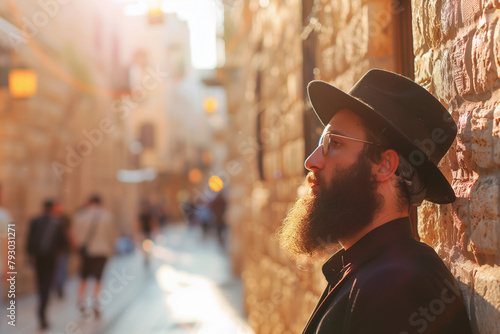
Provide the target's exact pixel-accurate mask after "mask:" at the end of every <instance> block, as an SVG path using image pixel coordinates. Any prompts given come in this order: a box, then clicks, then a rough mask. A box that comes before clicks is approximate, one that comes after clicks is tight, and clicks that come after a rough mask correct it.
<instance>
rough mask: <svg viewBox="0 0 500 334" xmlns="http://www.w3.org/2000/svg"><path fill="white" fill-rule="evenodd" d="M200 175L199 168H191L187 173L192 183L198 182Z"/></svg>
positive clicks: (201, 175)
mask: <svg viewBox="0 0 500 334" xmlns="http://www.w3.org/2000/svg"><path fill="white" fill-rule="evenodd" d="M202 177H203V174H202V173H201V170H199V169H198V168H193V169H191V170H190V171H189V173H188V180H189V182H191V183H193V184H196V183H199V182H200V181H201V179H202Z"/></svg>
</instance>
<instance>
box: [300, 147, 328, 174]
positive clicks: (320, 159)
mask: <svg viewBox="0 0 500 334" xmlns="http://www.w3.org/2000/svg"><path fill="white" fill-rule="evenodd" d="M324 164H325V157H324V156H323V150H322V148H321V146H318V147H316V149H315V150H314V152H313V153H311V155H310V156H309V157H308V158H307V159H306V161H305V162H304V166H305V167H306V169H308V170H310V171H313V172H314V171H317V170H320V169H323V167H324Z"/></svg>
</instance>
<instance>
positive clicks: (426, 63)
mask: <svg viewBox="0 0 500 334" xmlns="http://www.w3.org/2000/svg"><path fill="white" fill-rule="evenodd" d="M432 65H433V64H432V51H429V52H427V53H425V54H422V55H421V56H419V57H416V58H415V82H417V83H418V84H419V85H422V86H424V87H426V86H429V84H430V83H431V78H432V77H431V75H432V72H433V70H432Z"/></svg>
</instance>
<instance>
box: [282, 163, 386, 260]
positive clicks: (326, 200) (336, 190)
mask: <svg viewBox="0 0 500 334" xmlns="http://www.w3.org/2000/svg"><path fill="white" fill-rule="evenodd" d="M315 177H318V178H319V175H314V174H313V173H312V172H310V173H309V175H308V178H307V179H308V180H310V179H311V178H313V179H314V178H315ZM319 181H320V183H319V184H320V191H319V193H318V195H314V194H311V193H307V194H306V195H305V196H304V197H302V198H300V199H299V200H298V201H297V202H296V203H295V204H294V206H293V207H292V208H291V209H290V211H289V212H288V213H287V216H286V218H285V220H284V221H283V224H282V226H281V227H280V228H279V229H278V231H277V234H278V237H279V242H280V246H281V247H282V248H283V249H284V250H285V251H286V253H287V254H288V256H290V257H291V258H292V259H297V258H298V257H299V256H301V255H309V256H314V255H315V253H317V252H318V251H321V250H324V249H325V248H327V247H330V246H331V245H333V244H335V243H336V242H338V241H339V240H342V239H345V238H349V237H352V236H354V235H356V234H357V233H359V232H360V231H361V230H362V229H363V228H364V227H365V226H367V225H368V224H370V222H372V220H373V218H374V216H375V213H376V212H377V210H378V209H379V208H380V207H381V205H382V203H383V202H382V201H383V197H382V196H381V195H380V194H379V193H378V192H377V181H376V180H375V179H374V177H373V176H372V173H371V165H370V163H369V162H368V160H367V158H365V157H364V156H362V155H360V156H359V157H358V160H357V161H356V162H355V163H353V164H352V165H351V166H349V167H347V168H343V169H340V170H338V171H336V173H335V175H334V177H333V178H332V180H331V183H330V185H328V186H327V185H325V183H324V182H323V181H322V180H321V178H319Z"/></svg>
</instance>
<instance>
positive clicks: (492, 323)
mask: <svg viewBox="0 0 500 334" xmlns="http://www.w3.org/2000/svg"><path fill="white" fill-rule="evenodd" d="M473 298H474V307H475V309H476V315H477V316H478V317H480V318H479V319H478V320H480V321H478V322H477V325H478V330H479V333H488V334H489V333H491V334H494V333H500V320H499V319H500V268H499V267H490V266H482V267H480V268H478V269H477V271H476V272H475V275H474V297H473ZM481 319H482V320H483V321H481Z"/></svg>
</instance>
